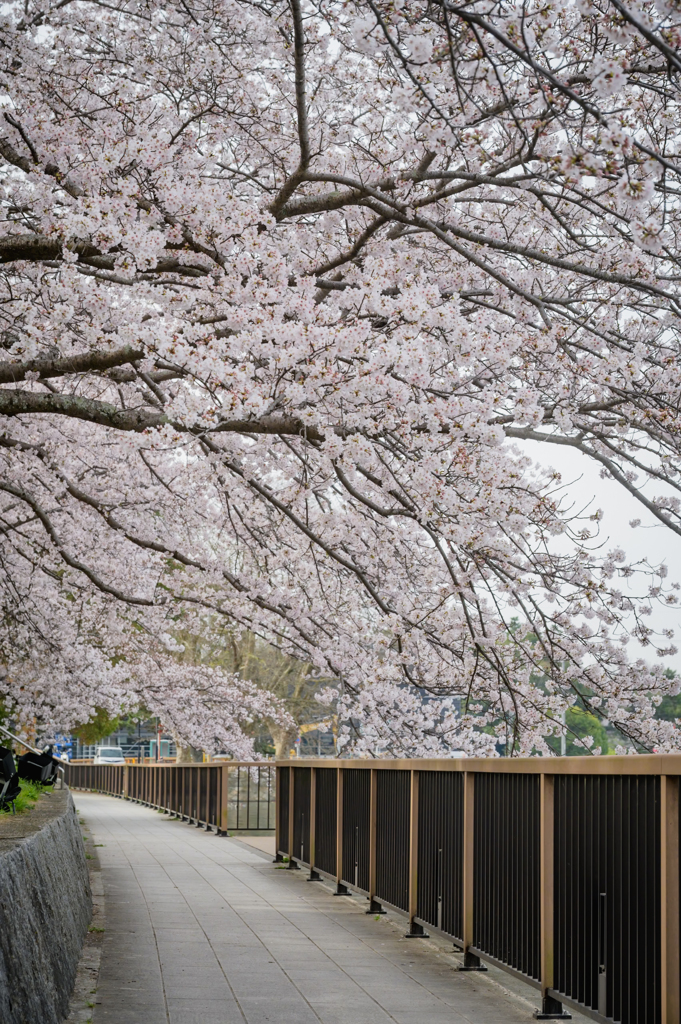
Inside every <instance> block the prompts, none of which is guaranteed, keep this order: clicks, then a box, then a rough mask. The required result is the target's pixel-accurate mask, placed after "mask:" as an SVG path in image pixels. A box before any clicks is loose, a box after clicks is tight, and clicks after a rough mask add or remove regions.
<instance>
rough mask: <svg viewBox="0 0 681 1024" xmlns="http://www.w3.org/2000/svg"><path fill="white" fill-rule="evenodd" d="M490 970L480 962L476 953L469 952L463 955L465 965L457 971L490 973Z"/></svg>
mask: <svg viewBox="0 0 681 1024" xmlns="http://www.w3.org/2000/svg"><path fill="white" fill-rule="evenodd" d="M488 970H489V968H488V967H485V965H484V964H483V963H482V961H481V960H480V957H479V956H476V955H475V953H469V952H468V950H466V952H465V953H464V955H463V963H462V964H461V966H460V967H457V971H488Z"/></svg>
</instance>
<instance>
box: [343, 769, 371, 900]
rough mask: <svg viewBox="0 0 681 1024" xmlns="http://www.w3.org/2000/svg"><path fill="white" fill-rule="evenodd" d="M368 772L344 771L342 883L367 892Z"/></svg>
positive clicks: (369, 790) (369, 787) (359, 770)
mask: <svg viewBox="0 0 681 1024" xmlns="http://www.w3.org/2000/svg"><path fill="white" fill-rule="evenodd" d="M370 801H371V772H370V771H367V769H365V768H364V769H362V768H346V769H345V770H344V772H343V872H342V873H343V879H342V880H343V881H344V882H347V883H348V884H349V885H353V886H355V888H357V889H363V890H364V891H365V892H368V891H369V824H370V820H369V815H370Z"/></svg>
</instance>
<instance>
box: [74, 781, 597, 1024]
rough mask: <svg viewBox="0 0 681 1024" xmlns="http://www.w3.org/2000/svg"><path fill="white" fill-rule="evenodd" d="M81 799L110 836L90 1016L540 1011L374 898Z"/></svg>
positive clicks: (365, 1016) (119, 803) (488, 1020)
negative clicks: (338, 891)
mask: <svg viewBox="0 0 681 1024" xmlns="http://www.w3.org/2000/svg"><path fill="white" fill-rule="evenodd" d="M74 798H75V801H76V805H77V807H78V810H79V812H80V814H81V816H82V817H83V818H84V820H85V822H86V824H87V826H88V827H89V829H90V830H91V831H92V833H93V834H94V838H95V842H96V843H98V844H100V843H101V844H103V845H102V846H101V848H100V849H99V850H98V853H99V856H100V860H101V865H102V877H103V881H104V889H105V894H106V910H105V915H106V932H105V934H104V944H103V949H102V964H101V970H100V976H99V987H98V989H97V994H96V996H95V997H94V998H95V1000H96V1006H95V1010H94V1018H93V1020H94V1024H511V1022H516V1021H530V1020H531V1019H532V1014H531V1010H532V1007H533V1006H535V1005H536V1004H537V997H536V996H535V995H534V993H533V992H532V990H530V989H527V988H525V987H524V986H522V985H519V984H518V983H516V982H515V981H514V979H509V980H508V981H507V980H506V979H507V976H506V975H503V974H501V972H496V971H492V972H490V974H486V975H475V974H459V973H457V972H456V971H455V970H454V969H453V968H454V967H455V966H456V964H457V963H458V962H459V961H458V958H457V957H456V956H455V955H453V953H452V947H451V946H450V945H449V944H448V943H445V942H440V941H433V940H423V939H405V938H404V937H403V934H404V922H403V921H401V920H400V919H399V918H398V917H397V916H395V917H393V916H392V915H388V916H386V917H383V918H380V919H378V920H376V919H375V918H374V917H371V916H367V915H366V914H365V913H364V910H365V908H366V901H360V900H358V899H349V898H347V897H334V896H332V895H331V891H330V889H329V888H327V887H326V886H324V885H321V884H320V883H318V882H307V881H306V880H305V876H304V873H303V872H302V871H287V870H281V869H278V868H277V867H275V866H274V865H273V864H272V863H271V858H270V857H269V856H266V855H265V854H263V853H262V852H259V851H258V850H256V849H253V848H252V847H249V846H246V845H244V844H243V843H240V842H239V841H238V840H235V839H224V838H218V837H217V836H216V835H215V834H214V833H206V832H205V831H203V830H200V829H197V828H193V827H191V826H189V825H187V824H186V823H182V822H179V821H176V820H171V819H169V818H168V817H166V816H163V815H161V814H159V813H157V812H155V811H151V810H149V809H148V808H144V807H140V806H139V805H137V804H133V803H128V802H127V801H123V800H115V799H113V798H111V797H104V796H96V795H94V794H90V793H74ZM577 1019H578V1018H575V1020H577Z"/></svg>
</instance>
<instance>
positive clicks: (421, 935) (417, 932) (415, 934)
mask: <svg viewBox="0 0 681 1024" xmlns="http://www.w3.org/2000/svg"><path fill="white" fill-rule="evenodd" d="M404 937H405V939H429V938H430V935H429V934H428V932H427V931H426V930H425V929H424V927H423V925H422V924H417V923H416V921H412V922H411V926H410V928H409V931H408V932H405V933H404Z"/></svg>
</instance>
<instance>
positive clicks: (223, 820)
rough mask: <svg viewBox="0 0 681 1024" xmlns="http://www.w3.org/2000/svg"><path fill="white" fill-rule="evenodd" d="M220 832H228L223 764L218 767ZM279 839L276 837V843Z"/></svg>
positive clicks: (227, 794)
mask: <svg viewBox="0 0 681 1024" xmlns="http://www.w3.org/2000/svg"><path fill="white" fill-rule="evenodd" d="M219 820H220V827H219V831H218V835H220V833H221V834H222V835H223V836H226V835H227V834H228V832H229V823H228V822H229V768H228V767H227V765H226V764H223V765H222V767H221V768H220V819H219ZM278 842H279V839H278V837H277V844H278Z"/></svg>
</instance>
